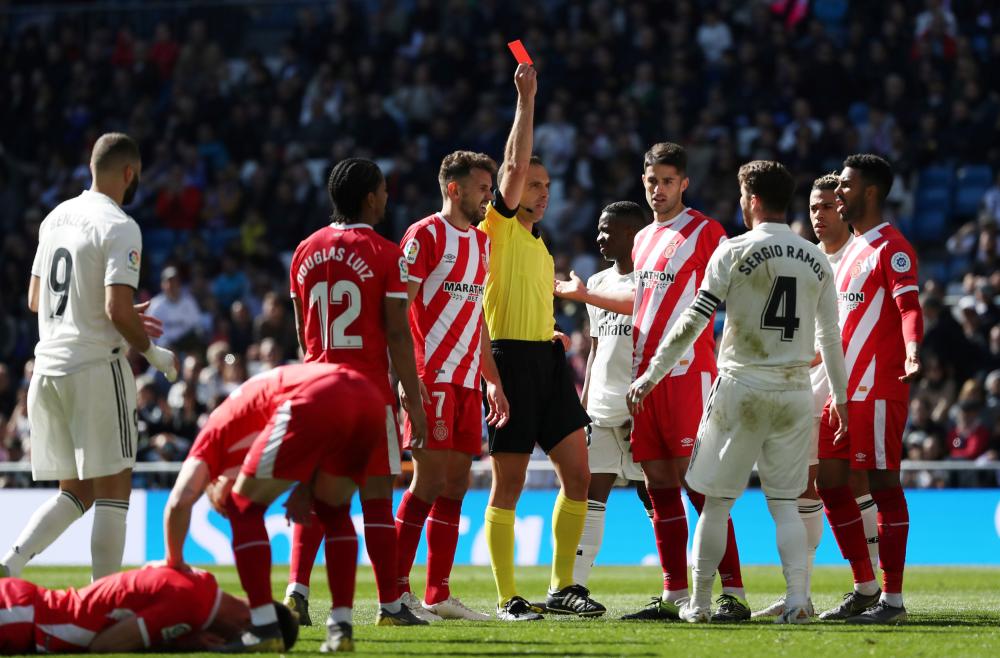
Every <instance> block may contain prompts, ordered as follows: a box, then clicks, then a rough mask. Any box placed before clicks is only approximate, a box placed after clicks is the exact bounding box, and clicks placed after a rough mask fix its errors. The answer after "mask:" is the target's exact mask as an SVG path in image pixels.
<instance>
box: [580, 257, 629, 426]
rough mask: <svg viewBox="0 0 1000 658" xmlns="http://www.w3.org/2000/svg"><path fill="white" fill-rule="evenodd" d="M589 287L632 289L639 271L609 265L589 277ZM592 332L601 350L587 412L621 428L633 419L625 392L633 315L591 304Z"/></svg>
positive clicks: (598, 421) (592, 371) (599, 421)
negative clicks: (624, 272)
mask: <svg viewBox="0 0 1000 658" xmlns="http://www.w3.org/2000/svg"><path fill="white" fill-rule="evenodd" d="M587 288H588V289H589V290H606V291H611V290H632V289H634V288H635V272H631V273H629V274H618V272H617V270H615V268H614V267H609V268H608V269H606V270H602V271H600V272H598V273H597V274H595V275H594V276H592V277H590V279H588V280H587ZM587 314H588V315H589V316H590V335H591V337H593V338H596V339H597V352H596V353H595V354H594V362H593V364H592V365H591V367H590V384H589V387H588V389H587V414H588V415H589V416H590V418H591V419H592V420H593V421H594V424H595V425H600V426H602V427H618V426H620V425H622V424H623V423H624V422H625V421H627V420H628V419H629V412H628V406H627V405H626V404H625V394H626V393H627V392H628V387H629V384H631V383H632V316H631V315H622V314H620V313H615V312H613V311H606V310H604V309H602V308H597V307H596V306H591V305H590V304H588V305H587Z"/></svg>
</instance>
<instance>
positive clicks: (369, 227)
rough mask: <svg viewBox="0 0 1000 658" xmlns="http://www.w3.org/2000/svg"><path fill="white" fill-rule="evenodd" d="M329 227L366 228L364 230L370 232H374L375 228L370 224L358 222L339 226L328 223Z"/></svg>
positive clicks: (339, 224)
mask: <svg viewBox="0 0 1000 658" xmlns="http://www.w3.org/2000/svg"><path fill="white" fill-rule="evenodd" d="M330 226H332V227H333V228H342V229H349V228H366V229H369V230H371V231H374V230H375V227H374V226H372V225H371V224H363V223H361V222H358V223H357V224H341V223H339V222H330Z"/></svg>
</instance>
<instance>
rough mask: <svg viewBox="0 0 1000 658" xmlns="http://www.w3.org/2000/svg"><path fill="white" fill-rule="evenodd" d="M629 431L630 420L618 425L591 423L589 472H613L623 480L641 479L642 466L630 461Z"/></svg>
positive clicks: (640, 480) (630, 427) (630, 429)
mask: <svg viewBox="0 0 1000 658" xmlns="http://www.w3.org/2000/svg"><path fill="white" fill-rule="evenodd" d="M631 431H632V423H631V422H626V423H625V424H624V425H621V426H619V427H601V426H599V425H593V424H591V426H590V446H589V451H588V459H589V461H590V472H591V473H614V474H615V475H617V476H618V477H620V478H623V479H625V480H637V481H639V482H642V481H643V475H642V467H640V466H639V465H638V464H636V463H635V462H634V461H632V446H631V443H629V434H630V432H631Z"/></svg>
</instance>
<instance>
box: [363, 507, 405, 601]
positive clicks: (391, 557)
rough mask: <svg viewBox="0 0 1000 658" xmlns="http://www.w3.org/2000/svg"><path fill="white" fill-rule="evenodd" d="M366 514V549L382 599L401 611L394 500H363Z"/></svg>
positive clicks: (380, 598) (379, 595) (380, 599)
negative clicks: (397, 577) (393, 516)
mask: <svg viewBox="0 0 1000 658" xmlns="http://www.w3.org/2000/svg"><path fill="white" fill-rule="evenodd" d="M361 511H362V513H363V514H364V518H365V549H366V550H367V551H368V557H369V558H370V559H371V562H372V569H373V570H374V571H375V587H376V589H377V590H378V600H379V603H380V604H381V606H382V607H383V608H385V609H386V610H388V611H389V612H393V613H395V612H399V607H400V602H399V588H398V587H396V568H397V564H396V524H395V522H394V521H393V518H392V500H391V499H389V498H369V499H368V500H362V501H361Z"/></svg>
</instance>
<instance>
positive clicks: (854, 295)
mask: <svg viewBox="0 0 1000 658" xmlns="http://www.w3.org/2000/svg"><path fill="white" fill-rule="evenodd" d="M837 301H839V302H840V303H841V305H842V306H844V307H846V308H847V310H849V311H853V310H854V309H856V308H857V307H859V306H861V305H862V304H864V303H865V293H863V292H838V293H837Z"/></svg>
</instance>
